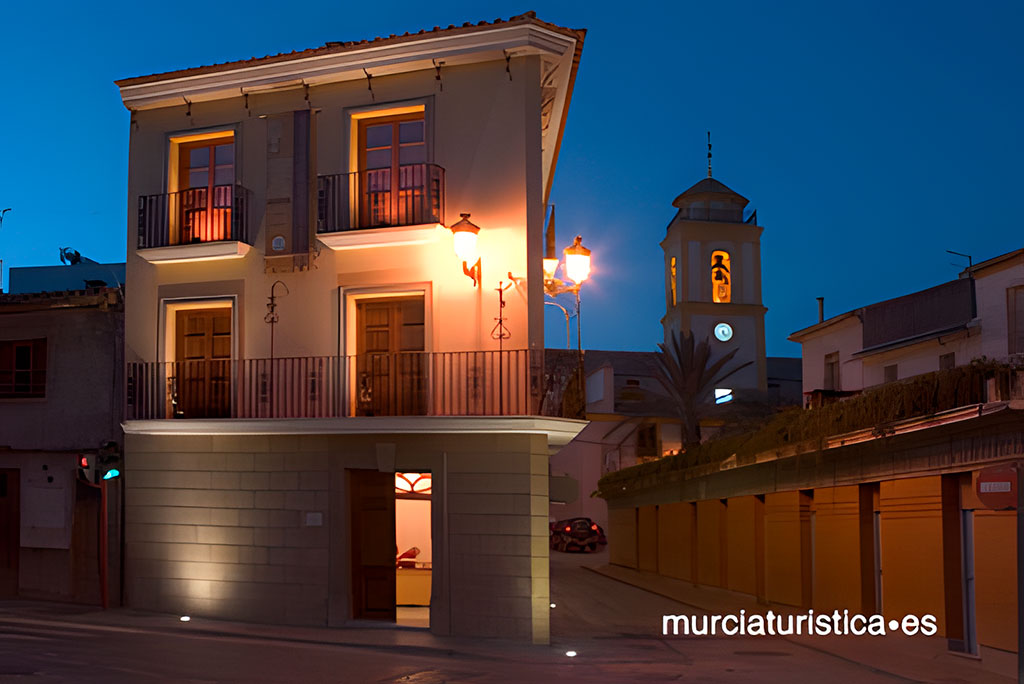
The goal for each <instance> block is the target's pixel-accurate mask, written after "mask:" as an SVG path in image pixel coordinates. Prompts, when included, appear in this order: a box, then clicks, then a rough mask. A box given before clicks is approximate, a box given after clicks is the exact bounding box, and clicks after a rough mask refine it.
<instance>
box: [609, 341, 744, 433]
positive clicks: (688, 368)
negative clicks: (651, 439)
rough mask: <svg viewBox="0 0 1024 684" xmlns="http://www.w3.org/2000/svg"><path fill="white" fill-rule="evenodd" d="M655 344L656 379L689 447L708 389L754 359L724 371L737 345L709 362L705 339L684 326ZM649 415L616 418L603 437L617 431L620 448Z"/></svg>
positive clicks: (696, 430)
mask: <svg viewBox="0 0 1024 684" xmlns="http://www.w3.org/2000/svg"><path fill="white" fill-rule="evenodd" d="M658 347H659V349H660V350H661V351H659V352H658V353H657V354H656V355H655V359H656V360H657V364H658V370H659V371H660V373H659V375H658V377H657V379H658V382H659V384H660V385H661V386H662V387H663V388H664V389H665V392H666V393H667V395H668V399H669V402H670V404H671V406H672V410H673V411H674V412H675V413H676V415H677V416H678V417H679V422H680V424H681V425H682V442H683V449H684V450H686V451H689V450H690V449H691V448H693V447H695V446H697V445H698V444H700V441H701V439H700V437H701V435H700V419H701V418H702V417H703V415H704V414H705V412H706V411H707V408H708V406H709V405H710V404H709V402H708V400H709V398H710V397H709V394H710V393H711V391H712V390H713V389H714V388H715V387H716V386H717V385H719V383H721V382H723V381H724V380H726V379H727V378H728V377H730V376H731V375H733V374H734V373H736V372H737V371H739V370H742V369H743V368H746V367H747V366H749V365H750V364H752V363H753V361H747V362H746V363H743V364H740V365H739V366H736V367H735V368H732V369H730V370H728V371H724V372H723V369H724V368H725V366H726V364H728V363H729V362H730V361H732V360H733V358H735V356H736V354H737V353H738V352H739V349H738V348H737V349H733V350H732V351H730V352H728V353H727V354H725V355H724V356H722V357H721V358H720V359H718V360H716V361H714V362H713V363H711V364H710V365H709V361H710V360H711V345H710V343H709V342H708V339H707V338H704V340H702V341H701V342H699V343H698V342H695V340H694V337H693V334H692V333H690V332H689V331H687V330H684V331H683V333H682V337H679V336H677V335H676V334H675V333H673V334H672V340H671V344H669V345H665V344H659V345H658ZM651 418H652V417H651V416H632V417H629V418H625V419H623V420H620V421H617V422H616V423H615V424H614V425H612V426H611V427H610V428H609V429H608V430H606V431H605V433H604V436H603V438H602V439H603V440H608V438H610V437H611V436H612V435H613V434H615V433H618V435H616V437H617V442H616V443H615V448H616V449H620V448H622V446H623V445H624V444H625V443H626V441H627V440H628V439H629V438H630V437H632V436H633V435H634V434H636V433H637V431H638V430H639V429H640V428H641V427H642V426H643V425H645V424H648V423H649V422H650V420H651Z"/></svg>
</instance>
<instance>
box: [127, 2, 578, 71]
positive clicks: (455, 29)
mask: <svg viewBox="0 0 1024 684" xmlns="http://www.w3.org/2000/svg"><path fill="white" fill-rule="evenodd" d="M516 24H536V25H537V26H542V27H544V28H547V29H550V30H552V31H556V32H558V33H561V34H563V35H566V36H570V37H572V38H576V39H577V40H580V41H582V40H583V37H584V36H585V35H586V29H570V28H566V27H564V26H558V25H557V24H552V23H549V22H546V21H542V20H540V19H538V18H537V13H536V12H525V13H524V14H520V15H517V16H514V17H510V18H508V19H500V18H499V19H495V20H494V21H490V22H488V21H481V22H478V23H477V24H473V23H472V22H466V23H464V24H462V26H455V24H449V25H448V27H447V28H441V27H440V26H435V27H434V28H432V29H430V30H429V31H425V30H423V29H420V30H419V31H418V32H416V33H414V34H411V33H409V32H406V33H403V34H402V35H400V36H399V35H396V34H394V33H392V34H391V35H389V36H386V37H380V36H378V37H376V38H373V39H371V40H366V39H363V40H355V41H328V42H326V43H325V44H324V45H322V46H320V47H315V48H309V49H306V50H292V51H291V52H281V53H278V54H274V55H266V56H264V57H250V58H248V59H241V60H234V61H231V62H220V63H217V64H207V65H204V66H198V67H191V68H188V69H176V70H174V71H166V72H163V73H157V74H150V75H148V76H135V77H132V78H122V79H120V80H117V81H114V83H115V84H116V85H117V86H118V87H124V86H132V85H139V84H143V83H153V82H156V81H162V80H166V79H170V78H180V77H182V76H195V75H199V74H208V73H216V72H218V71H227V70H229V69H231V68H234V67H237V66H239V65H243V64H245V65H250V64H270V63H274V62H286V61H288V60H290V59H296V58H302V57H314V56H317V55H326V54H336V53H342V52H346V51H348V50H352V49H357V48H361V47H365V46H367V45H386V44H388V43H401V42H404V41H407V40H410V39H415V38H417V37H419V36H422V35H424V34H427V33H436V34H448V33H468V32H469V31H467V29H470V30H473V29H480V28H484V29H486V28H490V27H493V26H502V25H516ZM577 49H578V48H577Z"/></svg>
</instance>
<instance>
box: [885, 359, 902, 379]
mask: <svg viewBox="0 0 1024 684" xmlns="http://www.w3.org/2000/svg"><path fill="white" fill-rule="evenodd" d="M882 376H883V377H882V380H883V381H884V382H896V381H897V380H898V379H899V377H900V374H899V367H898V366H897V365H896V364H895V363H894V364H892V365H891V366H884V367H883V368H882Z"/></svg>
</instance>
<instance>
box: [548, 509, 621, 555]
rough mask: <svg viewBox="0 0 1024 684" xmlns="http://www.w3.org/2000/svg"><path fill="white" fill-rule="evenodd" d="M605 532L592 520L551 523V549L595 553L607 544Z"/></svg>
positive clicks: (583, 519) (579, 519)
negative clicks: (599, 547) (598, 548)
mask: <svg viewBox="0 0 1024 684" xmlns="http://www.w3.org/2000/svg"><path fill="white" fill-rule="evenodd" d="M607 543H608V539H607V537H605V536H604V530H603V529H602V528H601V526H600V525H598V524H597V523H595V522H594V521H593V520H591V519H590V518H568V519H566V520H559V521H558V522H554V523H551V548H552V549H556V550H558V551H584V552H586V553H593V552H594V551H597V547H598V546H600V545H602V544H607Z"/></svg>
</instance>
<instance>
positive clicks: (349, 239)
mask: <svg viewBox="0 0 1024 684" xmlns="http://www.w3.org/2000/svg"><path fill="white" fill-rule="evenodd" d="M444 230H445V227H444V226H442V225H441V224H440V223H424V224H421V225H417V226H397V227H393V228H367V229H365V230H345V231H339V232H337V233H317V236H316V237H317V239H318V240H319V241H320V242H322V243H324V244H325V245H326V246H328V247H330V248H331V249H334V250H338V251H340V250H348V249H368V248H371V247H394V246H396V245H424V244H427V243H429V242H434V241H436V240H437V239H438V238H439V237H440V235H441V232H442V231H444Z"/></svg>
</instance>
